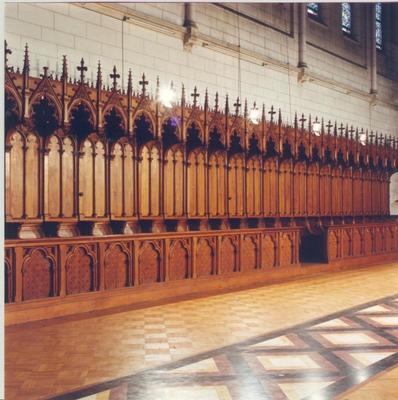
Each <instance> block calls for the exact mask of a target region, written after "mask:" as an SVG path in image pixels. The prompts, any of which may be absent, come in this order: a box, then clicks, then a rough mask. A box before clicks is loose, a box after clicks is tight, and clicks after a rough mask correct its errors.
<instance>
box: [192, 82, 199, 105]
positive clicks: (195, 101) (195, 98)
mask: <svg viewBox="0 0 398 400" xmlns="http://www.w3.org/2000/svg"><path fill="white" fill-rule="evenodd" d="M199 96H200V94H199V93H198V89H197V88H196V86H195V87H194V89H193V93H191V97H193V106H194V107H196V106H197V101H198V97H199Z"/></svg>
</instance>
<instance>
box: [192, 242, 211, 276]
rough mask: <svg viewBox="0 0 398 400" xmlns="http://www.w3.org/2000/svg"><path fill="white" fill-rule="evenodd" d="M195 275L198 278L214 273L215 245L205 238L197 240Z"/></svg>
mask: <svg viewBox="0 0 398 400" xmlns="http://www.w3.org/2000/svg"><path fill="white" fill-rule="evenodd" d="M196 259H197V263H196V275H197V276H198V277H202V276H209V275H213V274H214V273H215V263H216V257H215V244H214V241H213V240H211V239H207V238H201V239H199V242H198V246H197V252H196Z"/></svg>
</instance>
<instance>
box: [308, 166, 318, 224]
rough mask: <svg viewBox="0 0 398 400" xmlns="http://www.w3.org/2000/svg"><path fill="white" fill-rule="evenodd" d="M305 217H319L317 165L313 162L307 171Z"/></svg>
mask: <svg viewBox="0 0 398 400" xmlns="http://www.w3.org/2000/svg"><path fill="white" fill-rule="evenodd" d="M306 203H307V215H308V216H315V215H319V164H318V163H317V162H313V163H311V164H309V166H308V169H307V201H306Z"/></svg>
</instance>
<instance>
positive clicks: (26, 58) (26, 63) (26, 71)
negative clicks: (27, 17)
mask: <svg viewBox="0 0 398 400" xmlns="http://www.w3.org/2000/svg"><path fill="white" fill-rule="evenodd" d="M29 69H30V66H29V48H28V44H27V43H26V44H25V53H24V59H23V70H22V71H23V73H24V74H27V75H28V74H29Z"/></svg>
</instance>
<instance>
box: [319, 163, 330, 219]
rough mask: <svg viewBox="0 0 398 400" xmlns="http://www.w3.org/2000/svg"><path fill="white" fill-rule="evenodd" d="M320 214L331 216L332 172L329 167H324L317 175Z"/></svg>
mask: <svg viewBox="0 0 398 400" xmlns="http://www.w3.org/2000/svg"><path fill="white" fill-rule="evenodd" d="M319 186H320V190H319V200H320V214H321V215H332V172H331V166H330V165H324V166H323V167H321V169H320V175H319Z"/></svg>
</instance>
